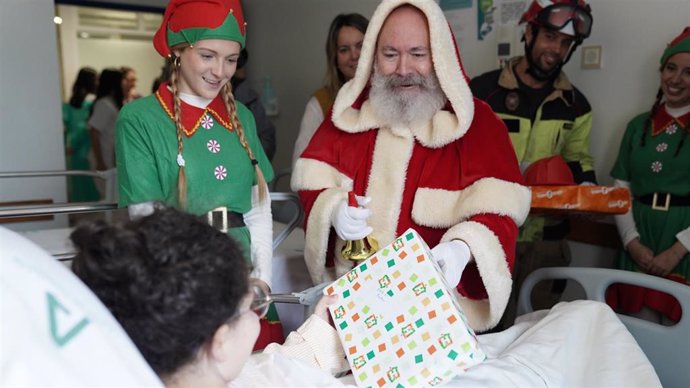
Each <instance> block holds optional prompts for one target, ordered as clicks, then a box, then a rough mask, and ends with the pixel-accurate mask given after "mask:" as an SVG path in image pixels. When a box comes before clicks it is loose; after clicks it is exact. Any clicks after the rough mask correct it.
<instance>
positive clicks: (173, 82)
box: [170, 56, 187, 210]
mask: <svg viewBox="0 0 690 388" xmlns="http://www.w3.org/2000/svg"><path fill="white" fill-rule="evenodd" d="M179 73H180V57H179V56H178V57H176V58H175V61H174V65H173V71H172V74H170V87H171V88H172V93H173V102H174V103H173V107H174V108H173V111H174V115H175V128H176V129H177V154H178V156H177V157H178V159H179V158H180V157H181V155H182V148H183V146H182V109H181V108H180V90H179V88H178V87H177V80H178V79H179V76H180V75H179ZM178 163H179V161H178ZM177 200H178V202H179V205H180V209H182V210H184V209H185V208H186V206H187V175H186V174H185V170H184V166H180V168H179V170H178V173H177Z"/></svg>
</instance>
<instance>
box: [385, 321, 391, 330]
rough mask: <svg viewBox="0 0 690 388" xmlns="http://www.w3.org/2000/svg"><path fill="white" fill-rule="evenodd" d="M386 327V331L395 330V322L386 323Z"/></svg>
mask: <svg viewBox="0 0 690 388" xmlns="http://www.w3.org/2000/svg"><path fill="white" fill-rule="evenodd" d="M384 327H385V328H386V331H391V330H393V324H392V323H390V322H388V323H386V326H384Z"/></svg>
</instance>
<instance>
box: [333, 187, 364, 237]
mask: <svg viewBox="0 0 690 388" xmlns="http://www.w3.org/2000/svg"><path fill="white" fill-rule="evenodd" d="M370 201H371V198H369V197H360V196H357V204H358V205H359V206H366V205H368V204H369V202H370ZM370 215H371V210H369V209H367V208H365V207H355V206H348V204H347V201H346V200H343V201H342V202H341V203H340V204H339V205H338V207H337V208H336V209H335V212H334V213H333V220H332V223H333V228H335V232H336V233H337V234H338V237H340V238H341V239H343V240H361V239H363V238H364V237H366V236H368V235H370V234H371V232H372V231H373V229H372V228H371V227H370V226H369V225H367V218H369V216H370Z"/></svg>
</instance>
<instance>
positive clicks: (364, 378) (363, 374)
mask: <svg viewBox="0 0 690 388" xmlns="http://www.w3.org/2000/svg"><path fill="white" fill-rule="evenodd" d="M367 377H368V376H367V374H366V372H364V373H362V374H361V375H359V377H358V378H359V381H364V380H366V379H367Z"/></svg>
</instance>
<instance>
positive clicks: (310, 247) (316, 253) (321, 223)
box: [304, 189, 348, 284]
mask: <svg viewBox="0 0 690 388" xmlns="http://www.w3.org/2000/svg"><path fill="white" fill-rule="evenodd" d="M347 193H348V190H345V189H328V190H325V191H323V192H322V193H321V194H320V195H319V197H318V198H317V199H316V201H314V206H313V207H312V209H311V212H310V213H309V218H308V219H307V233H306V236H305V241H304V261H305V263H306V264H307V269H308V270H309V276H311V280H312V281H313V282H314V284H321V283H323V282H324V281H328V280H334V279H330V278H328V277H327V273H326V251H327V249H328V236H329V235H330V232H331V216H332V214H333V212H334V211H335V209H336V207H337V206H338V204H340V202H342V201H343V200H346V199H347Z"/></svg>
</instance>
